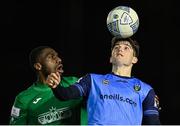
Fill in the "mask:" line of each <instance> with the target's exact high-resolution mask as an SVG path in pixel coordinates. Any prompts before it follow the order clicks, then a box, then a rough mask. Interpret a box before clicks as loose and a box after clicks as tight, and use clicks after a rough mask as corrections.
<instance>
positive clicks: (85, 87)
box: [75, 73, 159, 125]
mask: <svg viewBox="0 0 180 126" xmlns="http://www.w3.org/2000/svg"><path fill="white" fill-rule="evenodd" d="M75 86H76V87H78V90H79V92H80V93H79V94H80V96H84V97H86V98H87V111H88V124H90V125H94V124H105V125H109V124H111V125H116V124H121V125H141V124H142V118H143V116H151V115H158V114H159V112H158V108H157V105H156V103H155V96H156V95H155V93H154V90H153V89H152V87H151V86H150V85H148V84H146V83H144V82H142V81H140V80H139V79H137V78H133V77H132V78H129V77H122V76H118V75H115V74H112V73H110V74H106V75H99V74H88V75H87V76H85V77H83V78H81V79H80V80H79V81H78V82H77V83H76V84H75Z"/></svg>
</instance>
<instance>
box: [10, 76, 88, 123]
mask: <svg viewBox="0 0 180 126" xmlns="http://www.w3.org/2000/svg"><path fill="white" fill-rule="evenodd" d="M77 79H78V78H76V77H63V78H62V81H61V85H63V86H64V87H67V86H69V85H71V84H73V83H75V82H76V81H77ZM81 101H82V100H81V99H75V100H68V101H60V100H59V99H57V98H56V97H55V96H54V95H53V92H52V90H51V88H50V87H48V86H47V85H45V84H42V83H39V82H36V83H34V84H33V85H32V86H30V87H29V88H28V89H27V90H25V91H22V92H21V93H20V94H18V95H17V96H16V99H15V102H14V105H13V107H12V110H11V119H10V124H13V125H19V124H29V125H41V124H43V125H61V124H67V125H70V124H76V125H78V124H80V123H83V124H85V123H86V122H85V121H86V120H87V119H86V112H85V113H83V115H81V113H80V109H82V108H81ZM83 110H84V109H83ZM80 117H83V118H84V119H83V120H80Z"/></svg>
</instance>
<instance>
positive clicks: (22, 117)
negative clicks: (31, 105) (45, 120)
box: [9, 96, 27, 125]
mask: <svg viewBox="0 0 180 126" xmlns="http://www.w3.org/2000/svg"><path fill="white" fill-rule="evenodd" d="M9 124H10V125H20V124H27V105H26V104H25V103H24V102H22V100H21V99H20V98H19V97H18V96H17V97H16V99H15V102H14V105H13V107H12V110H11V117H10V122H9Z"/></svg>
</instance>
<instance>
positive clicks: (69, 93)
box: [52, 85, 80, 100]
mask: <svg viewBox="0 0 180 126" xmlns="http://www.w3.org/2000/svg"><path fill="white" fill-rule="evenodd" d="M52 91H53V93H54V95H55V96H56V98H58V99H59V100H70V99H76V98H79V97H80V92H79V89H78V88H77V87H76V86H74V85H72V86H70V87H62V86H58V87H56V88H54V89H53V88H52Z"/></svg>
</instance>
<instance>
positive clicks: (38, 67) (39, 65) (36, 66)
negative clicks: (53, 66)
mask: <svg viewBox="0 0 180 126" xmlns="http://www.w3.org/2000/svg"><path fill="white" fill-rule="evenodd" d="M34 68H35V69H36V70H38V71H39V70H41V68H42V65H41V64H40V63H35V64H34Z"/></svg>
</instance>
